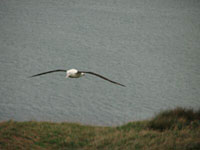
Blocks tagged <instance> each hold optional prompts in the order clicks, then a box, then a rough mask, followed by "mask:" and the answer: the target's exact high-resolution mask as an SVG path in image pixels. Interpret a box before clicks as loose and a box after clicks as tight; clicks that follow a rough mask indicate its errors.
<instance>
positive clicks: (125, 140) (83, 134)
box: [0, 108, 200, 150]
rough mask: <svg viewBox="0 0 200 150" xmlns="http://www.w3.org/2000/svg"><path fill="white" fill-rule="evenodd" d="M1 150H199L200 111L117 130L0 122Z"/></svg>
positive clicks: (162, 116) (175, 113)
mask: <svg viewBox="0 0 200 150" xmlns="http://www.w3.org/2000/svg"><path fill="white" fill-rule="evenodd" d="M0 149H2V150H12V149H13V150H17V149H19V150H27V149H38V150H47V149H48V150H51V149H52V150H55V149H59V150H68V149H69V150H71V149H100V150H102V149H103V150H122V149H123V150H128V149H130V150H133V149H136V150H139V149H148V150H156V149H162V150H166V149H170V150H171V149H180V150H186V149H187V150H193V149H196V150H197V149H200V111H197V112H194V111H193V110H191V109H183V108H176V109H174V110H169V111H164V112H161V113H160V114H158V115H157V116H155V117H154V118H153V119H151V120H147V121H137V122H130V123H128V124H126V125H123V126H118V127H98V126H86V125H80V124H75V123H52V122H35V121H29V122H15V121H7V122H1V123H0Z"/></svg>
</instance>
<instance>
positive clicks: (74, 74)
mask: <svg viewBox="0 0 200 150" xmlns="http://www.w3.org/2000/svg"><path fill="white" fill-rule="evenodd" d="M54 72H65V73H66V78H80V77H82V76H84V75H85V74H91V75H95V76H97V77H100V78H102V79H104V80H107V81H109V82H111V83H114V84H117V85H120V86H123V87H125V85H123V84H121V83H118V82H115V81H112V80H110V79H108V78H106V77H104V76H102V75H100V74H97V73H94V72H90V71H78V70H77V69H69V70H64V69H57V70H51V71H47V72H42V73H39V74H35V75H32V76H30V77H31V78H32V77H37V76H41V75H45V74H48V73H54Z"/></svg>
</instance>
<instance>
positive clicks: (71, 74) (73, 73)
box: [66, 69, 85, 78]
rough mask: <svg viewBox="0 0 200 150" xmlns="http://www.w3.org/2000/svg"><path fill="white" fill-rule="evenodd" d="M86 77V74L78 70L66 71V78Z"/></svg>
mask: <svg viewBox="0 0 200 150" xmlns="http://www.w3.org/2000/svg"><path fill="white" fill-rule="evenodd" d="M84 75H85V74H84V73H82V72H79V71H78V70H76V69H69V70H67V71H66V78H80V77H82V76H84Z"/></svg>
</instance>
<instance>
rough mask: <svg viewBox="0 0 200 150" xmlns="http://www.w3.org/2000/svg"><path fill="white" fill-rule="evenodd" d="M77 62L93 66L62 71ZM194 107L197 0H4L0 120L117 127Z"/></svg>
mask: <svg viewBox="0 0 200 150" xmlns="http://www.w3.org/2000/svg"><path fill="white" fill-rule="evenodd" d="M71 68H76V69H79V70H84V71H93V72H96V73H99V74H101V75H103V76H105V77H107V78H110V79H112V80H114V81H117V82H120V83H122V84H125V85H126V87H121V86H118V85H115V84H112V83H109V82H108V81H105V80H102V79H100V78H97V77H95V76H92V75H86V76H84V77H82V78H79V79H66V78H65V73H62V72H60V73H52V74H48V75H44V76H39V77H35V78H28V77H29V76H31V75H33V74H37V73H40V72H45V71H49V70H54V69H71ZM175 107H186V108H193V109H199V108H200V1H199V0H151V1H150V0H56V1H55V0H31V1H30V0H1V1H0V121H6V120H10V119H12V120H16V121H29V120H36V121H55V122H78V123H81V124H89V125H101V126H115V125H121V124H125V123H127V122H129V121H135V120H144V119H150V118H151V117H153V116H154V115H155V114H156V113H158V112H160V111H161V110H165V109H172V108H175Z"/></svg>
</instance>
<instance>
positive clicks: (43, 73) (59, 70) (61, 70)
mask: <svg viewBox="0 0 200 150" xmlns="http://www.w3.org/2000/svg"><path fill="white" fill-rule="evenodd" d="M53 72H66V70H63V69H57V70H51V71H47V72H42V73H39V74H35V75H32V76H30V78H32V77H36V76H41V75H45V74H48V73H53Z"/></svg>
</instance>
